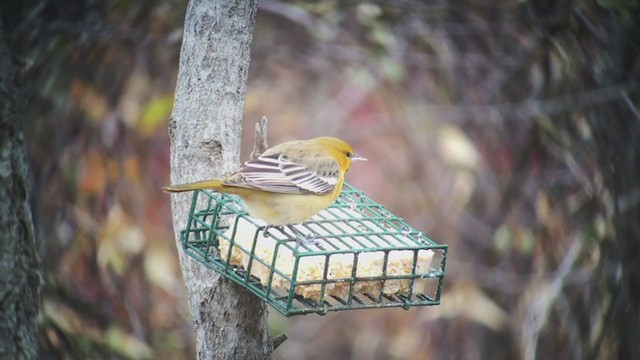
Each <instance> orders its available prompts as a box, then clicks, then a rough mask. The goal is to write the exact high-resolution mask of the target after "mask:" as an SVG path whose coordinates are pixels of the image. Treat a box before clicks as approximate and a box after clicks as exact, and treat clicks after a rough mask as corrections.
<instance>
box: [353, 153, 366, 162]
mask: <svg viewBox="0 0 640 360" xmlns="http://www.w3.org/2000/svg"><path fill="white" fill-rule="evenodd" d="M353 160H360V161H367V158H366V157H364V156H362V155H358V154H353V155H351V161H353Z"/></svg>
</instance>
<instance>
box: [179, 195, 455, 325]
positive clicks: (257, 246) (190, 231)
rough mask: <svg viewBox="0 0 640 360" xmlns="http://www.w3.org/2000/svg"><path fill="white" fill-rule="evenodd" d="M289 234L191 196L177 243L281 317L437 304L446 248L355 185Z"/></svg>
mask: <svg viewBox="0 0 640 360" xmlns="http://www.w3.org/2000/svg"><path fill="white" fill-rule="evenodd" d="M295 230H296V231H295V232H293V231H291V230H290V229H288V228H286V227H285V228H274V227H267V226H266V224H265V223H262V222H260V221H258V220H255V219H253V218H251V217H249V215H248V214H247V213H246V211H245V210H244V208H243V206H242V203H241V202H240V200H239V199H238V198H237V197H236V196H232V195H231V196H230V195H226V194H220V193H214V192H209V191H200V190H197V191H195V192H194V194H193V200H192V204H191V210H190V213H189V221H188V223H187V227H186V229H184V230H182V232H181V240H182V245H183V247H184V250H185V253H186V254H187V255H189V256H191V257H193V258H195V259H196V260H198V261H200V262H201V263H203V264H204V265H206V266H208V267H210V268H212V269H214V270H215V271H217V272H219V273H220V274H222V275H224V276H226V277H228V278H229V279H231V280H233V281H235V282H236V283H238V284H240V285H242V286H244V287H246V288H247V289H249V290H250V291H251V292H253V293H254V294H256V295H257V296H259V297H260V298H261V299H263V300H264V301H266V302H267V303H269V304H270V305H271V306H272V307H273V308H275V309H276V310H278V311H279V312H280V313H282V314H283V315H285V316H292V315H299V314H308V313H318V314H326V313H327V312H328V311H339V310H351V309H366V308H382V307H403V308H405V309H408V308H410V307H412V306H422V305H437V304H439V303H440V295H441V292H442V283H443V280H444V275H445V263H446V259H447V246H446V245H439V244H436V243H435V242H433V241H432V240H431V239H429V238H428V237H427V236H425V235H424V234H423V233H422V232H420V231H417V230H415V229H413V228H412V227H410V226H409V225H408V224H407V223H406V222H405V221H404V220H402V219H400V218H398V217H396V216H394V215H392V214H391V213H389V212H388V211H387V210H386V209H385V208H384V207H383V206H382V205H379V204H376V203H375V202H374V201H372V200H371V199H369V198H368V197H366V196H365V195H364V193H363V192H361V191H358V190H356V189H355V188H353V187H352V186H350V185H348V184H345V185H344V189H343V191H342V193H341V195H340V197H339V198H338V199H337V200H336V202H334V204H332V205H331V206H330V207H329V208H327V209H326V210H324V211H322V212H320V213H319V214H317V215H316V216H314V217H313V218H311V219H310V220H309V221H307V222H305V223H304V224H300V225H296V226H295ZM296 233H297V234H296ZM302 235H303V236H304V237H305V238H307V240H305V241H301V239H300V237H301V236H302ZM309 239H312V240H311V241H309Z"/></svg>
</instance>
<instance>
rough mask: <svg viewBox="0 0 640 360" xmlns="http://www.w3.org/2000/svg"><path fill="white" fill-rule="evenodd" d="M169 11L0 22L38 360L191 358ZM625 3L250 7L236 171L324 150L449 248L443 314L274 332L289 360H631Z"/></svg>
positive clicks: (636, 146)
mask: <svg viewBox="0 0 640 360" xmlns="http://www.w3.org/2000/svg"><path fill="white" fill-rule="evenodd" d="M185 8H186V2H185V1H178V0H144V1H127V0H119V1H101V0H97V1H83V0H71V1H64V2H62V1H53V0H50V1H46V0H29V1H24V2H14V3H12V4H10V5H4V9H3V10H4V11H3V18H8V19H11V21H5V23H7V24H9V26H8V31H9V32H10V33H11V34H13V38H12V39H13V48H14V50H15V53H16V54H17V60H18V61H20V62H22V63H23V64H24V68H25V72H24V85H25V88H26V90H27V93H28V96H29V104H30V107H29V114H28V116H27V118H28V119H29V123H28V124H27V130H28V133H27V140H28V142H29V151H30V157H31V162H32V169H33V199H34V200H33V208H34V216H35V222H36V229H37V233H38V244H39V246H40V252H41V255H42V258H43V261H44V263H45V265H46V270H47V274H48V275H47V282H46V285H45V288H44V293H43V310H42V319H41V329H42V331H41V333H42V334H41V352H42V353H43V357H44V358H46V357H47V356H49V357H50V358H55V357H62V356H71V357H76V358H85V357H109V356H115V357H118V358H151V357H152V358H192V357H193V353H192V352H193V344H192V342H193V338H192V333H191V326H192V325H191V323H190V319H189V315H188V314H187V313H186V306H185V302H186V299H185V293H184V290H183V287H182V284H181V277H180V273H179V269H178V265H177V258H176V252H175V247H174V246H175V245H174V242H173V239H172V235H171V234H172V232H171V229H170V214H169V203H168V196H166V195H165V194H162V193H161V192H160V191H159V189H160V187H161V186H162V185H165V184H166V183H167V182H168V171H169V167H168V148H169V146H168V139H167V131H166V123H167V120H168V117H169V115H170V111H171V106H172V101H173V87H174V85H175V78H176V74H177V60H178V56H179V51H180V40H181V35H182V31H181V29H182V26H183V21H184V20H183V19H184V9H185ZM638 13H639V12H638V4H637V2H635V1H606V2H605V1H597V2H593V1H586V0H564V1H503V2H488V1H463V2H452V1H432V2H423V1H416V0H397V1H371V2H360V1H350V2H343V1H334V0H322V1H315V2H306V1H289V2H284V1H276V0H263V1H261V2H259V12H258V18H257V25H256V32H255V35H254V44H253V49H252V51H253V52H252V64H251V70H250V82H249V89H248V93H247V101H246V116H245V119H246V120H245V121H246V126H245V136H244V140H245V141H244V144H245V145H246V148H245V149H244V150H243V153H244V154H245V155H244V156H243V158H244V159H246V158H247V157H248V153H249V151H250V146H251V143H252V129H253V123H254V122H256V121H257V120H258V119H259V118H260V117H261V116H262V115H267V116H268V117H269V118H270V123H269V126H270V129H269V134H270V143H271V144H276V143H279V142H281V141H284V140H289V139H293V138H308V137H314V136H320V135H338V136H340V137H342V138H344V139H345V140H347V141H349V142H350V143H352V144H353V145H354V146H355V147H356V148H357V149H358V152H360V153H363V154H364V155H366V156H367V157H368V158H369V159H370V161H369V162H367V163H366V164H360V163H359V164H356V165H357V166H354V168H353V170H352V171H350V173H349V179H350V181H351V182H352V183H353V184H354V185H356V186H357V187H359V188H362V189H364V190H365V191H366V192H367V194H368V195H370V196H371V197H372V198H374V199H375V200H376V201H377V202H380V203H383V204H385V206H387V207H388V208H389V209H390V210H391V211H392V212H393V213H395V214H397V215H400V216H402V217H404V218H406V219H407V221H408V222H409V223H410V224H411V225H413V226H414V227H417V228H419V229H421V230H423V231H425V232H427V233H428V234H429V236H430V237H431V238H434V239H436V240H438V241H439V242H443V243H447V244H449V245H450V247H451V248H450V249H451V250H450V259H449V261H448V275H447V279H446V284H445V291H446V292H445V296H444V298H443V304H442V305H441V306H438V307H434V308H423V309H412V310H410V311H404V310H381V311H361V312H353V313H351V314H340V316H336V315H327V316H324V317H315V316H314V317H301V318H295V319H292V320H285V319H281V318H279V317H278V316H276V315H274V314H272V320H273V321H272V322H273V329H274V332H275V333H277V332H280V331H286V332H287V333H289V336H290V338H289V340H287V342H285V343H284V345H282V347H281V348H279V349H278V350H277V351H276V357H277V358H282V359H290V358H298V359H303V358H304V359H325V358H330V357H334V358H339V359H342V358H354V359H360V358H375V359H422V358H452V357H456V358H465V359H466V358H491V359H510V358H534V357H540V358H545V357H549V356H553V357H562V358H596V359H606V358H614V357H626V358H628V356H632V355H634V354H635V356H638V346H639V345H637V344H639V343H640V341H638V339H639V336H640V335H639V330H638V329H637V326H635V325H634V324H637V323H638V321H640V318H639V317H638V303H639V297H638V291H640V290H638V289H640V284H638V281H639V280H638V279H639V278H640V277H639V276H638V274H639V273H640V272H639V266H640V265H638V264H640V261H639V259H638V256H639V255H638V254H640V249H639V247H640V245H637V244H640V243H638V241H637V240H638V236H637V234H638V233H640V231H638V230H640V229H638V225H637V224H636V223H637V221H635V220H633V219H638V218H640V214H638V195H637V194H638V188H637V179H640V174H639V171H640V170H639V169H638V168H639V167H638V164H639V163H640V161H639V160H638V159H639V158H640V155H639V152H640V133H639V131H640V130H638V129H640V127H639V126H637V124H638V121H640V112H639V111H638V107H639V106H640V104H639V103H640V91H639V89H638V80H639V72H640V65H639V63H638V62H639V60H638V59H640V56H639V54H638V53H639V50H638V49H640V44H639V43H638V41H639V39H640V30H639V28H638V27H639V26H640V19H638Z"/></svg>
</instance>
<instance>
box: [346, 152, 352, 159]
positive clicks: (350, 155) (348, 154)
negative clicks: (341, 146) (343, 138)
mask: <svg viewBox="0 0 640 360" xmlns="http://www.w3.org/2000/svg"><path fill="white" fill-rule="evenodd" d="M344 154H345V155H347V157H348V158H350V157H352V156H353V153H352V152H350V151H345V153H344Z"/></svg>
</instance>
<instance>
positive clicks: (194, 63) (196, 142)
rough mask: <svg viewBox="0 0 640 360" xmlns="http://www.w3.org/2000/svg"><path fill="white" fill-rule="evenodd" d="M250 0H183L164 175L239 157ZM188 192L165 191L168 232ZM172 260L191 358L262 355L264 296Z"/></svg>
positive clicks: (223, 170) (180, 175)
mask: <svg viewBox="0 0 640 360" xmlns="http://www.w3.org/2000/svg"><path fill="white" fill-rule="evenodd" d="M255 15H256V1H255V0H251V1H247V0H234V1H229V0H217V1H215V0H191V1H190V2H189V6H188V8H187V15H186V19H185V26H184V37H183V44H182V50H181V53H180V69H179V73H178V81H177V85H176V98H175V103H174V107H173V112H172V115H171V121H170V123H169V135H170V140H171V182H172V183H174V184H177V183H184V182H190V181H196V180H203V179H209V178H214V177H219V176H221V175H224V174H227V173H230V172H231V171H233V170H235V169H236V168H237V167H238V165H239V158H240V133H241V125H242V114H243V106H244V99H245V92H246V86H247V76H248V69H249V50H250V45H251V40H252V37H253V29H254V25H255ZM190 199H191V193H187V194H177V195H172V209H173V225H174V229H175V235H176V239H177V240H178V241H179V231H180V230H181V229H182V228H184V226H185V224H186V220H187V216H188V213H189V205H190ZM177 247H178V253H179V257H180V265H181V268H182V274H183V277H184V281H185V285H186V287H187V293H188V296H189V307H190V310H191V315H192V317H193V322H194V326H195V333H196V343H197V344H196V346H197V356H198V358H199V359H262V358H270V357H271V353H272V351H273V350H272V349H273V345H272V342H271V339H270V337H269V333H268V330H267V309H266V306H265V304H264V303H263V302H262V301H261V300H260V299H258V298H257V297H256V296H253V295H252V294H251V293H249V292H248V291H246V290H244V289H243V288H241V287H240V286H238V285H236V284H235V283H233V282H230V281H227V280H225V279H224V278H223V277H221V276H219V275H218V274H216V273H215V272H214V271H213V270H211V269H208V268H206V267H204V266H203V265H202V264H200V263H199V262H197V261H195V260H194V259H191V258H189V257H187V256H184V254H183V252H182V248H181V245H180V243H179V242H178V246H177Z"/></svg>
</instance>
